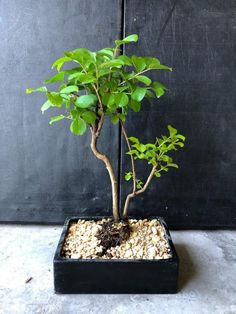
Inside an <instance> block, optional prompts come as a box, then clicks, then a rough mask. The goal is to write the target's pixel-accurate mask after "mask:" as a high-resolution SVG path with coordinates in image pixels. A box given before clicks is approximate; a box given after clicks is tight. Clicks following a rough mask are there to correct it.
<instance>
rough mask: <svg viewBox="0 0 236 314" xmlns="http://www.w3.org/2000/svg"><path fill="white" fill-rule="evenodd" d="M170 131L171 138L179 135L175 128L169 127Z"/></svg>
mask: <svg viewBox="0 0 236 314" xmlns="http://www.w3.org/2000/svg"><path fill="white" fill-rule="evenodd" d="M167 127H168V130H169V132H170V136H174V135H175V134H177V132H178V131H177V130H176V129H175V128H173V127H172V126H171V125H168V126H167Z"/></svg>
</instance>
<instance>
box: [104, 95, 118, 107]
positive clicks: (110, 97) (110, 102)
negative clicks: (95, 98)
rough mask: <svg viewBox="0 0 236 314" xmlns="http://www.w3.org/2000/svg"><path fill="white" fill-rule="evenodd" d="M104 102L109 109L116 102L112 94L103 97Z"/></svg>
mask: <svg viewBox="0 0 236 314" xmlns="http://www.w3.org/2000/svg"><path fill="white" fill-rule="evenodd" d="M102 102H103V104H104V105H106V106H107V107H111V106H112V105H113V104H114V102H115V96H114V95H113V94H110V93H106V94H104V95H103V96H102Z"/></svg>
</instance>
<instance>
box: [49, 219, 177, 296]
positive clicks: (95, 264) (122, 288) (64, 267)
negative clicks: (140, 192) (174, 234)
mask: <svg viewBox="0 0 236 314" xmlns="http://www.w3.org/2000/svg"><path fill="white" fill-rule="evenodd" d="M101 218H104V217H96V218H92V217H79V218H71V219H67V220H66V221H65V224H64V227H63V231H62V234H61V238H60V241H59V243H58V246H57V249H56V253H55V256H54V261H53V263H54V288H55V292H56V293H176V292H177V281H178V272H179V258H178V256H177V253H176V251H175V248H174V245H173V242H172V240H171V237H170V234H169V231H168V229H167V226H166V224H165V222H164V221H163V219H161V218H159V217H151V218H150V219H154V218H156V219H158V220H159V221H160V223H161V224H162V225H163V227H164V229H165V234H166V239H167V241H168V242H169V245H170V248H171V252H170V253H171V256H172V257H171V258H168V259H160V260H157V259H156V260H141V259H140V260H131V259H116V260H115V259H112V260H106V259H104V260H101V259H97V260H96V259H68V258H64V257H63V256H61V251H62V246H63V243H64V240H65V236H66V234H67V231H68V228H69V226H70V224H71V223H72V222H75V221H77V220H78V219H86V220H91V219H93V220H99V219H101Z"/></svg>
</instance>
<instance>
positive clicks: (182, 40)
mask: <svg viewBox="0 0 236 314" xmlns="http://www.w3.org/2000/svg"><path fill="white" fill-rule="evenodd" d="M125 25H126V33H127V34H129V33H133V32H137V33H138V34H139V36H140V41H139V43H138V44H135V45H132V46H131V45H130V46H127V47H126V52H127V53H129V54H132V53H134V54H135V53H137V54H141V55H145V54H150V55H156V56H159V58H160V59H161V61H162V63H164V64H167V65H170V66H172V67H173V69H174V70H173V72H172V73H164V72H162V73H161V71H160V72H159V73H155V75H153V78H155V79H157V80H160V81H162V82H163V83H165V84H166V85H167V86H168V87H169V91H168V92H167V94H166V95H165V96H164V97H163V98H160V100H159V101H158V100H157V101H154V103H153V105H152V106H150V105H149V104H148V103H145V104H144V105H143V114H142V113H139V114H138V115H131V116H130V119H129V124H128V125H129V133H130V135H134V136H135V135H139V136H140V138H141V139H142V140H143V141H144V142H145V141H147V142H148V141H149V140H150V139H151V140H155V136H156V135H157V136H159V135H161V134H165V132H166V125H167V124H168V123H170V124H171V125H173V126H175V127H176V128H177V129H178V130H179V131H180V132H181V133H182V134H185V135H186V137H187V140H186V147H185V148H184V149H183V150H181V151H179V152H176V153H175V154H174V156H176V157H175V158H176V161H177V163H178V164H179V166H180V169H179V170H175V169H173V170H172V171H170V172H169V173H168V174H164V175H163V176H162V177H161V178H160V179H156V182H153V183H152V185H151V187H150V189H149V190H148V191H147V193H146V194H143V195H142V196H140V197H139V199H137V200H136V201H134V202H133V203H132V204H131V207H130V208H131V210H130V214H134V213H137V212H138V213H140V214H143V213H145V215H155V214H159V215H161V216H163V217H164V218H166V220H167V222H168V224H169V225H170V226H171V227H175V228H185V227H187V228H191V227H194V228H200V227H235V226H236V176H235V174H236V88H235V86H236V79H235V78H236V75H235V70H236V49H235V48H236V2H235V1H231V0H226V1H217V0H210V1H206V0H198V1H188V0H180V1H162V0H149V1H141V0H140V1H127V5H126V23H125ZM122 148H123V150H124V149H125V150H126V147H125V144H123V146H122ZM127 168H128V166H127V158H124V159H123V162H122V169H123V170H126V169H127ZM145 175H146V173H145V171H144V168H143V167H140V176H141V177H145ZM126 191H127V184H125V183H124V182H122V198H123V197H124V192H126Z"/></svg>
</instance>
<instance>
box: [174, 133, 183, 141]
mask: <svg viewBox="0 0 236 314" xmlns="http://www.w3.org/2000/svg"><path fill="white" fill-rule="evenodd" d="M176 137H177V138H179V139H180V140H182V141H185V136H183V135H181V134H177V135H176Z"/></svg>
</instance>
